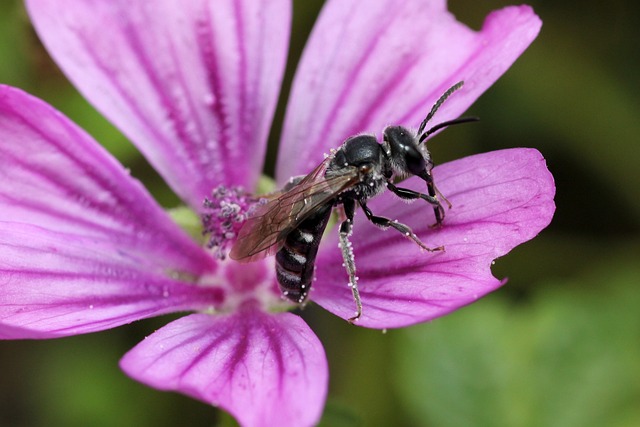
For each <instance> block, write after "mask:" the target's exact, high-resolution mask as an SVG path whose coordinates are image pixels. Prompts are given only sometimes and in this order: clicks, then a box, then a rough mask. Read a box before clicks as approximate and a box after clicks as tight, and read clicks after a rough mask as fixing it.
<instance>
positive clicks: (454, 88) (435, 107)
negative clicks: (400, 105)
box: [418, 81, 464, 140]
mask: <svg viewBox="0 0 640 427" xmlns="http://www.w3.org/2000/svg"><path fill="white" fill-rule="evenodd" d="M463 85H464V81H460V82H458V83H456V84H454V85H453V86H451V87H450V88H449V89H447V91H446V92H445V93H443V94H442V96H441V97H440V99H438V100H437V101H436V103H435V104H433V107H431V111H429V114H427V117H425V119H424V120H423V121H422V123H420V127H419V128H418V135H421V136H420V140H422V132H423V131H424V128H425V127H427V123H429V120H431V119H432V118H433V116H434V114H436V112H437V111H438V109H439V108H440V106H441V105H442V104H443V103H444V101H446V100H447V98H449V97H450V96H451V94H452V93H453V92H455V91H457V90H458V89H460V88H461V87H462V86H463Z"/></svg>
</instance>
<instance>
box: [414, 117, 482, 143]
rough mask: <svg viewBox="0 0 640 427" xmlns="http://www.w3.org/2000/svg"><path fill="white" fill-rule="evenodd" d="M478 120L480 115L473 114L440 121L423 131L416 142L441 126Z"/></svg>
mask: <svg viewBox="0 0 640 427" xmlns="http://www.w3.org/2000/svg"><path fill="white" fill-rule="evenodd" d="M479 120H480V117H473V116H472V117H458V118H457V119H453V120H447V121H446V122H442V123H440V124H437V125H435V126H434V127H432V128H431V129H429V130H428V131H426V132H425V133H423V134H422V135H420V138H419V139H418V144H422V143H423V142H424V140H425V139H427V137H428V136H429V135H431V134H432V133H434V132H437V131H439V130H440V129H442V128H446V127H449V126H453V125H460V124H462V123H470V122H477V121H479Z"/></svg>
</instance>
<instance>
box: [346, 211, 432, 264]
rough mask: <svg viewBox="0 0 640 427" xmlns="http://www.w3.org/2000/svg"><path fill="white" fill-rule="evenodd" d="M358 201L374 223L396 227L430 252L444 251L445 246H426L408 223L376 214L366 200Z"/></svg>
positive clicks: (386, 226)
mask: <svg viewBox="0 0 640 427" xmlns="http://www.w3.org/2000/svg"><path fill="white" fill-rule="evenodd" d="M358 202H359V203H360V207H362V210H363V211H364V214H365V215H366V216H367V219H368V220H369V221H371V222H372V223H374V224H375V225H377V226H378V227H381V228H388V227H391V228H395V229H396V230H398V231H399V232H400V233H402V234H403V235H404V236H405V237H407V238H408V239H411V240H413V241H414V242H415V243H416V244H417V245H418V246H420V247H421V248H422V249H424V250H426V251H429V252H437V251H444V246H438V247H437V248H430V247H428V246H426V245H425V244H424V243H422V241H421V240H420V239H419V238H418V236H416V234H415V233H414V232H413V231H412V230H411V228H409V226H408V225H404V224H403V223H401V222H398V221H392V220H390V219H389V218H386V217H383V216H376V215H374V214H373V212H371V209H369V207H368V206H367V204H366V203H365V202H364V201H362V200H359V201H358Z"/></svg>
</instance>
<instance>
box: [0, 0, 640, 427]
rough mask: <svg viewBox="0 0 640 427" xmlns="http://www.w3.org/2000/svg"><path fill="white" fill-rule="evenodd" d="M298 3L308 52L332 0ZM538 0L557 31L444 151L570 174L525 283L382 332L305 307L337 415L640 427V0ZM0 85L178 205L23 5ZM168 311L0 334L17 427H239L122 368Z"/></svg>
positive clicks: (4, 418) (2, 39)
mask: <svg viewBox="0 0 640 427" xmlns="http://www.w3.org/2000/svg"><path fill="white" fill-rule="evenodd" d="M294 4H295V11H294V12H295V22H294V32H293V41H292V56H291V61H292V62H294V63H295V61H296V60H297V58H298V56H299V54H300V50H301V48H302V46H303V44H304V41H305V39H306V37H307V35H308V32H309V30H310V28H311V25H312V23H313V20H314V19H315V16H316V14H317V12H318V10H319V8H320V7H321V5H322V1H320V0H296V1H295V2H294ZM507 4H509V2H508V1H501V0H451V1H450V4H449V7H450V9H451V10H452V11H453V12H454V13H455V14H456V16H457V17H458V18H459V19H460V20H461V21H463V22H465V23H467V24H469V25H470V26H472V27H473V28H476V29H478V28H479V27H480V25H481V23H482V20H483V19H484V16H485V15H486V14H487V13H488V12H489V11H490V10H493V9H496V8H500V7H502V6H505V5H507ZM530 4H532V5H533V6H534V8H535V9H536V11H537V13H538V14H539V15H540V16H541V17H542V19H543V21H544V26H543V29H542V33H541V34H540V36H539V37H538V39H537V40H536V41H535V42H534V43H533V45H532V46H531V48H529V50H528V51H527V52H525V54H524V55H523V56H522V57H521V58H520V59H519V60H518V61H517V63H516V64H515V65H514V66H513V67H512V69H510V70H509V71H508V73H507V74H506V75H505V76H504V77H503V78H502V79H501V80H500V81H499V82H498V83H497V84H496V85H495V86H494V87H493V88H491V89H490V90H489V91H488V92H487V93H486V94H485V95H484V96H483V97H482V98H481V99H480V100H479V101H478V102H477V103H476V104H475V105H474V106H473V107H472V108H471V110H470V112H469V113H470V114H472V115H478V116H480V117H481V118H482V121H481V122H480V123H479V124H476V125H471V126H461V127H457V128H455V130H454V129H452V130H450V131H448V132H445V133H443V134H442V135H441V136H439V137H438V139H437V141H438V142H437V143H436V144H433V145H432V146H431V148H432V151H433V155H434V157H435V159H436V160H437V161H438V162H443V161H446V160H448V159H454V158H457V157H461V156H465V155H469V154H472V153H476V152H482V151H490V150H494V149H499V148H506V147H516V146H527V147H535V148H537V149H539V150H540V151H541V152H542V153H543V154H544V156H545V157H546V158H547V162H548V165H549V168H550V169H551V171H552V172H553V174H554V176H555V179H556V184H557V197H556V203H557V212H556V215H555V218H554V220H553V223H552V224H551V226H550V227H549V228H548V229H546V230H545V231H543V232H542V234H541V235H540V236H539V237H538V238H536V239H535V240H533V241H531V242H529V243H527V244H525V245H523V246H521V247H519V248H517V249H516V250H514V251H513V252H512V253H510V254H509V255H508V256H506V257H504V258H502V259H500V260H498V262H497V263H496V265H495V267H494V272H495V274H496V275H497V276H498V277H505V276H508V277H509V283H508V284H507V285H506V286H505V287H503V288H502V289H500V290H498V291H497V292H495V293H494V294H492V295H489V296H487V297H485V298H483V299H482V300H480V301H478V302H477V303H475V304H473V305H471V306H469V307H466V308H464V309H462V310H459V311H458V312H456V313H453V314H451V315H449V316H447V317H445V318H442V319H438V320H436V321H433V322H431V323H429V324H423V325H419V326H415V327H411V328H406V329H403V330H393V331H388V332H387V333H381V332H380V331H370V330H363V329H360V328H354V327H351V326H349V325H348V324H347V323H346V322H344V321H342V320H340V319H337V318H335V317H334V316H331V315H329V314H327V313H326V312H324V311H323V310H321V309H320V308H318V307H309V309H307V310H305V312H304V313H303V315H304V317H305V318H306V319H307V320H308V322H309V323H310V324H311V325H312V327H313V329H314V330H315V331H316V332H317V333H318V335H319V336H320V339H321V340H322V341H323V343H324V344H325V347H326V351H327V354H328V357H329V363H330V370H331V383H330V396H329V400H328V404H327V407H326V410H325V416H324V418H323V421H322V425H325V426H378V425H380V426H386V425H389V426H391V425H393V426H452V427H453V426H558V427H560V426H629V427H631V426H640V290H639V289H638V287H639V285H640V283H639V282H640V263H639V261H640V256H639V255H640V173H639V160H640V144H639V143H638V142H639V141H638V139H639V138H638V135H640V101H638V94H640V90H639V86H640V79H639V77H640V55H639V54H640V27H639V24H638V23H639V22H640V13H639V11H640V3H638V2H634V1H631V0H611V1H608V2H602V1H596V0H584V1H580V2H578V1H570V0H555V1H554V0H539V1H531V2H530ZM292 74H293V72H292V69H290V70H289V71H288V73H287V76H288V78H289V79H290V78H291V76H292ZM0 82H2V83H8V84H11V85H15V86H19V87H21V88H24V89H26V90H27V91H29V92H31V93H33V94H36V95H38V96H39V97H41V98H43V99H45V100H47V101H48V102H49V103H51V104H52V105H54V106H55V107H56V108H58V109H60V110H62V111H63V112H65V113H66V114H67V115H68V116H70V117H71V118H72V119H73V120H74V121H76V122H77V123H79V124H80V125H81V126H82V127H84V128H85V129H87V130H88V131H89V132H90V133H91V134H93V135H94V136H95V137H96V138H97V139H98V140H99V141H100V142H102V143H104V145H105V146H106V147H107V148H108V149H109V150H111V151H112V152H113V153H114V154H115V155H116V156H117V157H118V158H119V159H120V161H121V162H122V163H123V164H124V165H126V166H127V167H129V168H131V170H132V173H133V174H134V175H135V176H137V177H139V178H140V179H142V180H143V181H144V182H145V183H146V184H147V185H148V187H149V188H150V190H151V191H152V192H153V194H154V195H155V196H156V197H157V198H158V199H159V200H160V201H161V203H163V204H164V205H165V206H173V205H175V203H176V201H177V200H176V198H175V196H173V195H172V194H171V193H170V191H168V189H167V188H166V187H165V186H164V185H163V184H162V181H161V180H160V178H159V177H158V176H157V175H155V173H154V172H153V170H152V169H151V168H150V167H149V166H148V165H147V164H146V163H145V161H144V160H143V159H142V158H140V156H139V155H138V153H137V152H136V150H135V149H134V148H133V147H132V146H131V145H130V144H129V143H128V142H127V141H126V140H125V139H124V138H123V137H122V136H121V135H120V134H119V133H118V132H117V131H116V130H115V129H114V128H113V127H111V126H110V125H109V124H108V123H107V122H106V121H104V119H102V118H101V117H100V116H99V115H98V114H97V113H96V112H95V111H94V110H93V109H92V108H91V107H90V106H89V105H88V104H87V103H86V102H85V101H84V100H83V99H82V98H81V97H80V96H79V95H78V94H77V93H76V92H75V90H74V89H73V88H72V87H71V86H70V85H69V84H68V82H67V81H66V80H65V78H64V77H63V76H62V75H61V74H60V72H59V71H58V69H57V68H56V66H55V65H54V64H53V63H52V62H51V60H50V59H49V58H48V56H47V54H46V52H45V51H44V50H43V49H42V47H41V45H40V44H39V42H38V40H37V38H36V36H35V35H34V33H33V30H32V28H31V26H30V24H29V21H28V18H27V16H26V14H25V12H24V8H23V6H22V4H21V2H19V1H17V0H2V1H1V2H0ZM288 84H289V83H287V85H288ZM285 93H286V87H285ZM282 111H283V110H282V109H280V110H279V113H278V117H279V118H281V116H282ZM278 131H279V128H278V126H277V125H276V126H275V128H274V132H273V134H274V137H273V138H272V140H273V141H276V140H277V134H278ZM271 148H272V150H271V152H272V153H273V152H275V149H276V146H275V142H274V143H272V144H271ZM270 162H271V164H272V163H273V159H272V158H271V160H270ZM168 320H169V319H167V318H162V319H153V320H149V321H144V322H138V323H136V324H134V325H130V326H127V327H122V328H118V329H116V330H113V331H107V332H103V333H99V334H93V335H86V336H79V337H73V338H65V339H60V340H53V341H41V342H38V341H23V342H13V341H7V342H0V378H1V380H0V427H6V426H87V425H91V426H123V427H125V426H170V425H190V426H214V425H233V420H232V419H230V417H229V416H227V415H225V414H223V413H220V412H219V411H217V410H216V409H213V408H211V407H209V406H207V405H204V404H201V403H199V402H196V401H193V400H190V399H188V398H186V397H183V396H181V395H177V394H173V393H163V392H160V391H156V390H153V389H149V388H147V387H145V386H142V385H140V384H138V383H136V382H135V381H133V380H130V379H128V378H127V377H126V376H125V375H124V374H123V373H122V372H121V371H120V370H119V368H118V365H117V363H118V360H119V358H120V357H121V356H122V355H123V354H124V353H125V352H126V351H127V350H128V349H130V348H131V347H132V346H133V345H135V344H136V343H137V342H138V341H139V340H140V339H141V338H142V337H143V336H145V335H147V334H149V333H150V332H152V331H153V330H154V329H156V328H158V327H160V326H162V325H164V324H165V323H166V322H167V321H168Z"/></svg>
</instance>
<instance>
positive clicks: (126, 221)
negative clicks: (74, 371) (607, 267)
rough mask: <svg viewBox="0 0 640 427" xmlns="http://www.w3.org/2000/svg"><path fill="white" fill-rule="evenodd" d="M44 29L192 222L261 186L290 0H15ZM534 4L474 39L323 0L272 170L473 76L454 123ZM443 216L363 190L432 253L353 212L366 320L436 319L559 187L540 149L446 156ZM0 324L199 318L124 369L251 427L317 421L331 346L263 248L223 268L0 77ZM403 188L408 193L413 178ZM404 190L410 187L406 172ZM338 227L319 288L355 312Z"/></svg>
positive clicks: (46, 109)
mask: <svg viewBox="0 0 640 427" xmlns="http://www.w3.org/2000/svg"><path fill="white" fill-rule="evenodd" d="M27 6H28V10H29V13H30V15H31V18H32V20H33V22H34V24H35V27H36V30H37V31H38V34H39V35H40V37H41V38H42V40H43V42H44V44H45V45H46V47H47V49H48V50H49V52H50V53H51V55H52V56H53V57H54V59H55V60H56V61H57V63H58V64H59V65H60V67H61V68H62V69H63V70H64V72H65V73H66V74H67V75H68V77H69V78H70V79H71V81H73V83H74V84H75V85H76V86H77V87H78V88H79V89H80V90H81V91H82V92H83V94H84V95H85V96H86V97H87V99H89V100H90V101H91V102H92V103H93V104H94V105H95V106H96V107H97V108H98V109H99V110H100V111H101V112H102V113H103V114H104V115H105V116H106V117H108V118H109V119H110V120H111V121H112V122H113V123H114V124H115V125H117V126H118V127H119V128H120V129H121V130H122V132H123V133H124V134H125V135H127V136H128V137H129V138H130V139H131V141H133V142H134V143H135V144H136V145H137V146H138V148H139V149H140V150H141V151H142V153H143V154H144V155H145V156H146V157H147V159H148V160H149V161H150V162H151V163H152V165H153V166H154V167H155V168H156V169H157V170H158V172H159V173H160V174H161V175H162V176H163V177H164V178H165V179H166V181H167V183H168V184H169V185H170V186H171V187H172V188H173V189H174V190H175V192H176V193H177V194H178V195H179V196H180V197H181V198H182V199H183V200H184V202H185V203H186V204H187V205H188V206H190V207H191V208H192V209H193V210H194V211H196V212H197V213H199V214H203V213H205V212H204V211H203V200H204V199H205V197H209V196H210V195H211V192H212V190H213V189H214V188H216V187H218V186H220V185H224V186H226V187H232V186H238V185H241V186H244V188H247V189H253V188H255V186H256V183H257V179H258V177H259V175H260V172H261V169H262V164H263V158H264V153H265V145H266V138H267V133H268V131H269V128H270V126H271V119H272V117H273V112H274V108H275V103H276V99H277V96H278V92H279V88H280V83H281V79H282V74H283V69H284V63H285V58H286V50H287V42H288V37H289V25H290V15H291V2H290V1H288V0H268V1H267V0H263V1H260V0H236V1H231V0H230V1H216V2H213V1H206V0H193V1H186V2H177V1H170V0H154V1H135V2H130V1H124V0H110V1H98V0H93V1H73V0H58V1H55V2H52V1H45V0H27ZM539 28H540V21H539V19H538V18H537V16H536V15H535V14H534V13H533V12H532V10H531V9H530V8H529V7H527V6H520V7H508V8H505V9H503V10H500V11H497V12H494V13H492V14H491V15H490V16H489V17H488V18H487V20H486V22H485V24H484V26H483V28H482V30H481V31H480V32H474V31H471V30H470V29H468V28H467V27H465V26H463V25H461V24H460V23H458V22H457V21H456V20H455V19H454V18H453V16H451V15H450V14H449V13H448V12H447V10H446V7H445V2H444V1H441V0H409V1H403V2H398V1H393V0H379V1H375V2H366V5H365V4H364V2H362V1H358V0H329V1H328V2H327V4H326V5H325V8H324V10H323V12H322V15H321V16H320V19H319V21H318V23H317V25H316V27H315V29H314V31H313V33H312V36H311V39H310V41H309V44H308V46H307V48H306V50H305V53H304V56H303V58H302V61H301V64H300V66H299V69H298V72H297V74H296V79H295V82H294V86H293V90H292V95H291V99H290V101H289V107H288V112H287V116H286V120H285V125H284V131H283V136H282V141H281V145H280V157H279V162H278V165H277V178H278V181H279V182H280V183H282V182H284V181H285V180H287V179H288V178H289V177H291V176H293V175H298V174H304V173H308V172H309V171H310V170H312V169H313V167H314V166H316V165H317V164H318V163H319V162H320V161H321V160H322V155H323V153H324V152H328V151H329V149H330V148H333V147H337V146H339V144H340V143H341V142H342V141H343V140H344V139H345V138H346V137H348V136H350V135H353V134H356V133H359V132H380V131H381V130H382V129H383V128H384V126H385V125H387V124H402V125H405V126H416V125H417V124H419V123H420V121H421V120H422V118H423V116H424V115H425V113H426V112H427V111H428V110H429V108H430V107H431V105H432V104H433V102H434V101H435V100H436V99H437V98H438V97H439V96H440V95H441V94H442V93H443V92H444V91H445V90H446V89H447V88H448V87H449V86H451V85H452V84H453V83H455V82H457V81H460V80H464V81H465V86H464V88H463V89H461V90H460V91H458V92H456V93H455V94H454V95H453V96H452V97H451V98H450V100H448V101H447V102H446V103H445V104H444V105H443V107H442V108H441V109H440V111H439V112H438V113H437V116H436V120H435V122H434V123H437V122H442V121H445V120H449V119H452V118H455V117H457V116H458V115H459V114H461V113H462V112H463V111H464V110H465V109H466V108H467V107H469V105H471V103H472V102H473V101H474V100H475V99H476V98H477V97H478V96H480V94H481V93H482V92H483V91H484V90H486V89H487V88H488V87H489V86H490V85H491V84H493V82H494V81H496V80H497V79H498V77H499V76H500V75H501V74H502V73H504V72H505V71H506V70H507V69H508V68H509V66H510V65H511V64H512V63H513V61H515V59H516V58H517V57H518V56H519V55H520V54H521V53H522V52H523V51H524V49H526V47H527V46H528V45H529V44H530V43H531V41H532V40H533V39H534V38H535V37H536V35H537V33H538V31H539ZM433 173H434V177H435V179H436V182H437V184H438V187H439V189H440V191H441V192H442V193H443V194H445V195H446V196H447V197H448V198H449V200H450V201H451V203H452V204H453V208H452V209H450V210H448V212H447V217H446V220H445V224H444V226H443V227H442V228H440V229H431V228H429V226H428V225H429V224H431V223H433V213H432V209H430V208H429V207H428V205H426V204H424V205H421V204H419V202H416V203H414V204H412V205H407V204H404V203H401V202H399V201H398V199H397V198H396V197H395V196H393V195H391V194H383V195H381V196H379V197H378V198H376V199H374V201H372V202H371V204H370V206H371V208H372V210H373V211H374V212H375V213H376V214H379V215H385V213H386V214H387V215H388V214H389V213H391V212H393V216H394V217H397V218H400V219H401V220H402V221H403V222H405V223H408V224H410V225H411V226H412V227H413V228H414V231H416V233H417V234H418V235H419V236H421V239H422V240H423V241H425V242H427V243H429V244H431V245H433V246H438V245H444V246H445V247H446V252H444V253H424V252H421V251H420V250H419V248H418V247H417V246H416V245H414V244H413V243H411V242H410V241H408V240H406V239H403V238H402V236H400V235H399V234H398V233H395V232H393V231H389V232H383V231H380V230H378V229H376V228H375V227H374V226H372V225H371V224H370V223H368V222H367V221H366V220H365V218H364V216H359V217H357V218H356V224H355V229H354V234H353V237H352V240H353V244H354V251H355V254H356V261H357V268H358V275H359V277H360V287H361V295H362V301H363V304H364V313H363V316H362V318H361V319H360V320H359V322H358V324H359V325H360V326H366V327H371V328H390V327H400V326H405V325H410V324H414V323H417V322H422V321H425V320H429V319H433V318H434V317H437V316H442V315H444V314H446V313H448V312H450V311H452V310H455V309H457V308H459V307H461V306H464V305H465V304H468V303H470V302H472V301H474V300H475V299H477V298H479V297H481V296H482V295H484V294H486V293H488V292H490V291H492V290H494V289H496V288H497V287H499V286H500V285H501V284H502V281H500V280H498V279H496V278H494V277H493V276H492V274H491V271H490V266H491V263H492V261H493V260H494V259H495V258H497V257H500V256H502V255H504V254H506V253H507V252H509V251H510V250H511V249H512V248H513V247H515V246H517V245H518V244H520V243H522V242H525V241H527V240H529V239H531V238H533V237H534V236H535V235H536V234H538V233H539V232H540V230H542V229H543V228H544V227H545V226H546V225H547V224H548V223H549V222H550V220H551V217H552V215H553V211H554V203H553V196H554V191H555V187H554V184H553V179H552V177H551V175H550V174H549V172H548V170H547V168H546V166H545V162H544V159H543V158H542V156H541V155H540V154H539V153H538V152H537V151H535V150H533V149H511V150H504V151H498V152H492V153H486V154H480V155H476V156H472V157H469V158H465V159H462V160H459V161H455V162H451V163H448V164H444V165H441V166H438V167H436V168H435V169H434V172H433ZM0 176H1V177H2V180H1V184H0V336H1V337H2V338H5V339H17V338H38V339H41V338H54V337H62V336H68V335H75V334H81V333H87V332H94V331H100V330H104V329H108V328H112V327H115V326H118V325H122V324H126V323H129V322H132V321H134V320H138V319H142V318H148V317H151V316H156V315H160V314H164V313H170V312H180V311H190V312H194V314H189V315H186V316H185V317H183V318H181V319H179V320H176V321H173V322H171V323H170V324H168V325H167V326H165V327H164V328H162V329H160V330H158V331H156V332H155V333H153V334H152V335H150V336H149V337H148V338H147V339H146V340H144V341H143V342H142V343H140V344H139V345H138V346H136V347H135V348H134V349H132V350H131V351H130V352H129V353H128V354H127V355H125V357H124V358H123V359H122V362H121V365H122V368H123V369H124V370H125V371H126V372H127V373H128V374H129V375H131V376H132V377H133V378H135V379H137V380H139V381H141V382H143V383H146V384H148V385H150V386H152V387H156V388H158V389H162V390H176V391H179V392H182V393H185V394H188V395H190V396H193V397H195V398H197V399H200V400H203V401H205V402H208V403H210V404H212V405H216V406H220V407H222V408H224V409H225V410H227V411H229V412H230V413H232V414H233V415H234V416H235V417H236V418H237V419H238V420H239V421H240V423H241V424H243V425H282V426H286V425H296V426H297V425H310V424H314V423H316V422H317V421H318V420H319V418H320V415H321V413H322V408H323V405H324V401H325V398H326V394H327V383H328V368H327V361H326V357H325V354H324V350H323V348H322V345H321V344H320V342H319V341H318V339H317V338H316V336H315V335H314V334H313V332H312V331H311V330H310V329H309V327H308V326H307V325H306V324H305V323H304V322H303V320H302V319H301V318H299V317H298V316H296V315H294V314H291V313H288V312H283V307H287V308H289V307H291V306H290V305H288V303H286V302H284V301H283V300H282V298H281V296H280V293H279V290H278V287H277V284H276V282H275V274H274V268H273V259H266V260H263V261H259V262H255V263H251V264H238V263H236V262H234V261H232V260H225V261H219V260H218V259H216V258H215V257H214V256H213V255H212V251H210V250H208V249H207V248H206V247H205V246H204V245H203V244H202V242H197V241H195V240H194V239H192V238H191V237H189V236H188V235H187V234H186V233H185V232H184V231H183V230H182V229H181V228H179V227H178V225H176V223H174V222H173V221H172V220H171V219H170V218H169V216H168V215H167V214H166V213H165V212H164V211H163V210H162V209H161V208H160V207H159V206H158V204H157V203H156V202H155V201H154V200H153V199H152V198H151V197H150V195H149V194H148V193H147V191H146V190H145V189H144V188H143V187H142V186H141V185H140V183H139V182H137V181H136V180H134V179H132V178H131V177H130V176H129V174H128V173H127V171H126V170H125V169H124V168H123V167H122V166H121V165H120V164H118V163H117V162H116V161H115V160H114V159H113V158H112V157H111V156H110V155H109V154H108V153H107V152H105V150H103V149H102V148H101V147H100V146H99V145H98V143H96V142H95V141H94V140H93V138H92V137H91V136H89V135H88V134H86V133H85V132H83V131H82V130H81V129H79V128H78V127H77V126H76V125H75V124H73V123H72V122H71V121H70V120H69V119H67V118H66V117H65V116H63V115H62V114H60V113H59V112H57V111H55V110H54V109H53V108H52V107H50V106H49V105H47V104H45V103H44V102H43V101H40V100H38V99H35V98H33V97H31V96H30V95H27V94H26V93H24V92H22V91H21V90H19V89H16V88H11V87H7V86H1V87H0ZM406 184H407V186H409V187H412V188H416V189H421V186H420V183H419V182H413V180H409V181H407V183H406ZM403 185H404V184H403ZM336 243H337V237H336V236H335V233H334V235H332V236H330V237H328V238H326V239H325V241H324V242H323V244H322V246H321V248H320V253H319V256H318V260H317V271H316V276H317V281H316V282H315V284H314V289H313V291H312V293H311V299H312V300H313V301H315V302H317V303H318V304H320V305H321V306H323V307H325V308H326V309H327V310H329V311H331V312H333V313H335V314H336V315H338V316H341V317H344V318H348V317H350V316H351V315H352V314H353V310H354V304H353V300H352V297H351V292H350V290H349V289H348V288H347V287H346V285H345V284H346V282H347V276H346V273H345V271H344V268H343V267H342V266H341V264H342V260H341V258H340V251H339V250H338V248H337V244H336Z"/></svg>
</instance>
